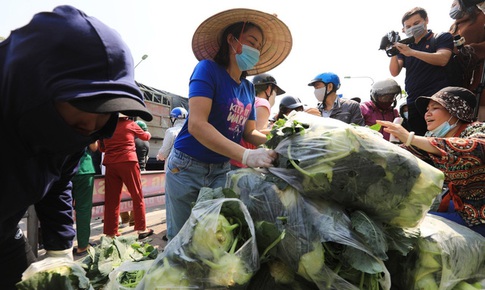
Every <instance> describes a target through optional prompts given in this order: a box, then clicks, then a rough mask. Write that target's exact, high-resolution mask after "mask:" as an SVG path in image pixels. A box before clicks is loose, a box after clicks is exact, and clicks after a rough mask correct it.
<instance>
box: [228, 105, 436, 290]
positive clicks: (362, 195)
mask: <svg viewBox="0 0 485 290" xmlns="http://www.w3.org/2000/svg"><path fill="white" fill-rule="evenodd" d="M266 145H267V146H269V147H270V148H273V149H274V150H275V151H277V152H278V154H279V159H278V163H277V164H276V166H275V167H272V168H270V169H269V173H264V174H263V173H261V172H259V171H256V170H252V169H243V170H237V171H233V172H231V173H230V174H229V177H228V183H227V185H226V187H227V188H230V189H232V190H233V191H234V192H235V193H236V194H238V195H239V196H240V199H241V200H242V201H243V202H244V204H245V205H246V206H247V208H248V210H249V212H250V214H251V217H252V218H253V221H254V223H255V225H256V231H257V232H256V235H257V241H258V249H259V251H260V254H261V261H262V262H267V264H268V267H267V269H268V270H269V271H270V274H271V276H272V277H273V278H274V281H279V283H280V284H281V283H287V285H291V287H293V288H294V289H297V288H298V286H297V285H300V281H301V280H299V279H295V277H303V278H304V279H305V280H306V281H309V282H313V284H314V285H315V286H316V287H318V288H319V289H344V290H345V289H371V290H372V289H375V290H379V289H390V288H391V275H390V273H389V270H388V269H387V266H386V264H385V261H387V260H388V259H389V257H388V252H390V251H392V252H395V253H398V255H400V256H406V255H407V254H408V253H409V252H410V251H411V250H412V249H413V248H414V246H415V244H416V242H417V240H418V238H419V229H418V228H416V226H418V225H419V223H420V222H421V221H422V220H423V218H424V217H425V214H426V212H427V210H428V209H429V207H430V205H431V204H432V202H433V199H434V198H435V197H436V196H437V195H438V194H439V193H440V192H441V188H442V185H443V179H444V176H443V173H442V172H441V171H439V170H437V169H435V168H433V167H432V166H430V165H428V164H426V163H425V162H423V161H421V160H419V159H417V158H415V157H414V156H413V155H411V154H410V153H409V152H407V151H406V150H404V149H402V148H399V147H397V146H396V145H394V144H391V143H389V142H387V141H385V140H384V139H383V138H382V136H380V135H378V133H377V132H375V131H373V130H371V129H369V128H365V127H358V126H353V125H348V124H344V123H342V122H340V121H338V120H333V119H325V121H324V122H323V121H322V119H321V118H318V117H313V116H311V115H309V114H305V113H292V114H290V116H289V117H288V119H287V120H279V121H278V122H277V124H276V126H275V127H273V131H272V133H271V135H270V136H269V140H268V142H267V143H266ZM282 236H283V237H282ZM281 237H282V238H281ZM271 241H277V244H276V245H275V246H274V247H272V248H271V249H270V250H268V251H267V252H263V249H265V248H266V247H268V246H269V245H271ZM275 265H278V266H277V267H276V268H277V270H275V269H274V268H275ZM275 273H285V276H284V277H279V276H278V275H276V274H275ZM258 276H259V275H258ZM258 276H256V277H258ZM295 283H296V284H295ZM254 289H258V288H254ZM261 289H263V288H261Z"/></svg>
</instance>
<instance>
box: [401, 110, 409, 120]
mask: <svg viewBox="0 0 485 290" xmlns="http://www.w3.org/2000/svg"><path fill="white" fill-rule="evenodd" d="M402 116H403V117H404V119H406V120H407V119H408V117H409V112H402Z"/></svg>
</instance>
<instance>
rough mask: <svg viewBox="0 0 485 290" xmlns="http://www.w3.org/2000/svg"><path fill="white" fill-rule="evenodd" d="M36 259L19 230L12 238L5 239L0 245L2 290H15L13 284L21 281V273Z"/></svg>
mask: <svg viewBox="0 0 485 290" xmlns="http://www.w3.org/2000/svg"><path fill="white" fill-rule="evenodd" d="M36 260H37V259H36V257H35V255H34V253H33V252H32V248H31V247H30V245H29V243H27V240H26V238H25V236H24V234H23V233H22V230H21V229H20V228H18V229H17V233H16V234H15V235H14V236H11V237H9V238H7V239H6V240H5V241H3V242H2V243H1V244H0V265H2V269H4V270H3V271H4V272H3V274H2V282H1V284H2V286H1V288H2V289H5V290H10V289H12V290H15V289H17V288H16V287H15V284H16V283H17V282H20V280H21V279H22V273H23V272H24V271H25V270H26V269H27V267H28V266H29V265H30V264H32V263H33V262H35V261H36Z"/></svg>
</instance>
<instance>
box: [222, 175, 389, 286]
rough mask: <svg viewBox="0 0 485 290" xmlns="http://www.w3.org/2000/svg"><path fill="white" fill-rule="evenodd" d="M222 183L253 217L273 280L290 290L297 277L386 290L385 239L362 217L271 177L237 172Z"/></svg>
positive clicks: (387, 283)
mask: <svg viewBox="0 0 485 290" xmlns="http://www.w3.org/2000/svg"><path fill="white" fill-rule="evenodd" d="M227 180H228V182H227V184H226V187H228V188H230V189H232V190H233V191H234V192H235V193H237V194H239V195H240V199H241V200H242V201H243V202H244V203H245V204H246V206H247V208H248V210H249V212H250V214H251V217H252V218H253V221H254V223H255V227H256V237H257V241H258V248H259V251H260V253H261V256H262V259H263V261H264V262H267V264H268V266H269V269H270V272H271V276H272V277H273V278H274V279H275V281H278V282H279V283H280V284H287V285H290V286H291V287H294V288H295V289H297V286H296V285H295V283H297V282H298V279H297V277H303V278H304V279H306V280H307V281H311V282H313V283H314V285H315V286H316V287H318V288H319V289H339V290H354V289H377V290H378V289H389V287H390V277H389V273H388V271H387V269H386V267H385V265H384V263H383V261H382V260H383V259H386V258H387V256H385V251H387V248H388V245H387V244H386V241H385V236H386V235H385V234H384V233H383V232H382V230H381V229H379V228H378V226H377V225H373V223H372V222H371V221H369V219H368V218H366V216H365V214H364V213H360V214H359V215H357V213H356V214H353V215H352V216H351V217H349V216H348V215H347V213H346V212H345V211H344V210H343V209H342V207H341V206H340V205H338V204H336V203H335V202H332V201H325V200H323V199H320V200H313V201H312V200H310V198H308V197H304V196H302V195H301V194H300V193H299V192H298V191H297V190H296V189H294V188H293V187H292V186H290V185H289V184H288V183H286V182H285V181H284V180H282V179H280V178H278V177H277V176H274V175H273V174H271V173H265V174H262V173H260V172H258V171H256V170H253V169H240V170H235V171H231V172H230V173H229V174H228V179H227ZM362 232H366V235H365V236H364V235H363V234H361V233H362ZM275 242H277V243H276V245H275ZM266 253H267V254H266ZM362 287H363V288H362Z"/></svg>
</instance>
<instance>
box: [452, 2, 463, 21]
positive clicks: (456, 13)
mask: <svg viewBox="0 0 485 290" xmlns="http://www.w3.org/2000/svg"><path fill="white" fill-rule="evenodd" d="M464 14H465V13H463V11H461V9H460V6H459V5H455V6H453V7H451V9H450V17H451V19H460V18H462V17H463V16H464Z"/></svg>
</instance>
